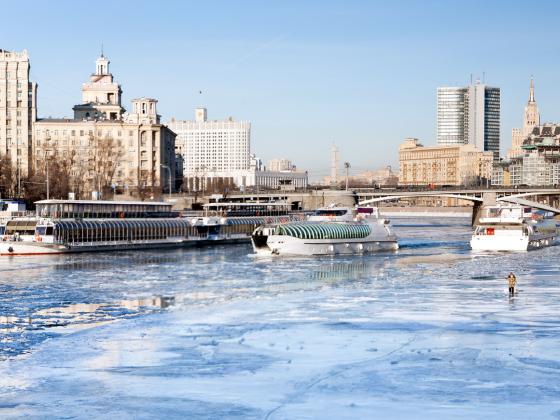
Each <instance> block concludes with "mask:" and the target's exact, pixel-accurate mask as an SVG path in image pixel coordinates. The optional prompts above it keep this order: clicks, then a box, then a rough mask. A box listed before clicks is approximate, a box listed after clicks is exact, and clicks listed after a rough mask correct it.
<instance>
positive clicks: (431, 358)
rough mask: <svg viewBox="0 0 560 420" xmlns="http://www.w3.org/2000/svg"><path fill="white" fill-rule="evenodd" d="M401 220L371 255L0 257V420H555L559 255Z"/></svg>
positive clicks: (224, 252) (198, 252)
mask: <svg viewBox="0 0 560 420" xmlns="http://www.w3.org/2000/svg"><path fill="white" fill-rule="evenodd" d="M394 224H395V225H396V227H395V230H396V232H397V234H399V236H400V239H401V245H402V248H401V249H400V250H399V251H398V252H397V253H386V254H378V255H374V256H366V257H342V258H319V259H314V258H308V259H266V260H264V259H255V258H252V257H251V256H250V255H249V254H250V247H249V246H243V245H241V246H231V247H217V248H206V249H194V250H193V249H189V250H177V251H165V252H157V253H156V252H152V251H147V252H130V253H128V252H127V253H113V254H89V255H67V256H50V257H29V258H14V259H10V258H2V259H0V417H1V418H21V417H25V418H43V417H65V418H92V417H93V418H135V419H137V418H140V419H142V418H208V419H214V418H255V419H306V418H307V419H315V418H333V419H345V418H347V419H356V418H381V419H392V418H430V419H438V418H441V419H449V418H465V419H472V418H496V419H498V418H499V419H503V418H506V419H517V418H519V419H526V418H538V419H545V418H552V419H560V318H559V317H560V258H559V251H560V247H559V246H555V247H550V248H547V249H544V250H540V251H533V252H529V253H522V254H494V255H475V254H472V253H471V251H470V250H469V247H468V239H469V237H470V226H469V221H468V220H466V219H438V220H437V221H431V220H427V219H425V220H410V219H409V220H407V219H400V220H394ZM509 271H513V272H515V273H516V274H517V277H518V286H519V292H518V294H517V295H516V296H514V297H513V298H510V297H509V296H508V293H507V281H506V280H505V277H506V276H507V274H508V273H509Z"/></svg>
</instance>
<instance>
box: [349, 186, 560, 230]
mask: <svg viewBox="0 0 560 420" xmlns="http://www.w3.org/2000/svg"><path fill="white" fill-rule="evenodd" d="M356 194H357V195H358V197H359V198H358V202H359V204H360V205H368V204H376V203H381V202H384V201H398V200H402V199H407V198H419V197H441V198H456V199H460V200H466V201H471V202H472V203H473V217H472V223H473V224H476V222H477V221H478V218H479V217H480V210H481V208H482V206H483V205H494V204H496V203H498V202H507V203H516V204H521V205H525V206H531V207H533V208H536V209H540V210H545V211H549V212H551V213H554V214H556V215H559V214H560V189H558V188H551V189H543V188H535V189H530V188H524V189H519V188H504V189H480V190H469V189H457V190H450V189H444V190H428V191H399V190H396V191H395V190H393V191H383V190H381V191H379V190H373V191H363V190H360V191H356ZM529 197H534V199H533V200H528V199H527V198H529Z"/></svg>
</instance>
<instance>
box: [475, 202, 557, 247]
mask: <svg viewBox="0 0 560 420" xmlns="http://www.w3.org/2000/svg"><path fill="white" fill-rule="evenodd" d="M557 237H558V228H557V225H556V221H555V220H554V219H547V218H545V217H543V215H541V214H539V213H536V212H533V210H532V209H531V207H527V206H521V205H517V204H498V205H495V206H486V207H485V208H483V209H482V216H481V217H480V219H479V221H478V223H477V225H476V227H475V229H474V232H473V235H472V238H471V241H470V245H471V248H472V249H473V250H475V251H527V250H531V249H538V248H543V247H546V246H550V245H553V244H554V243H555V242H556V239H557Z"/></svg>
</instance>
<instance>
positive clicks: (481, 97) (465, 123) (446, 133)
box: [437, 81, 501, 159]
mask: <svg viewBox="0 0 560 420" xmlns="http://www.w3.org/2000/svg"><path fill="white" fill-rule="evenodd" d="M500 95H501V93H500V89H499V88H496V87H490V86H487V85H485V84H481V83H480V82H478V81H477V82H476V83H474V84H471V85H470V86H467V87H439V88H438V90H437V142H438V145H440V146H455V145H461V144H472V145H474V146H475V147H477V148H478V149H479V150H481V151H490V152H493V153H494V157H495V158H496V159H497V158H498V157H499V152H500Z"/></svg>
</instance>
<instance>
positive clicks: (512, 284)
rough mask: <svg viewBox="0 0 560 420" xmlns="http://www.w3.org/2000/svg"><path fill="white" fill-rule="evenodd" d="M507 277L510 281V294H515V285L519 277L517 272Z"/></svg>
mask: <svg viewBox="0 0 560 420" xmlns="http://www.w3.org/2000/svg"><path fill="white" fill-rule="evenodd" d="M507 279H508V283H509V294H510V295H513V294H514V293H515V285H516V284H517V278H516V277H515V274H513V273H509V276H507Z"/></svg>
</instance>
